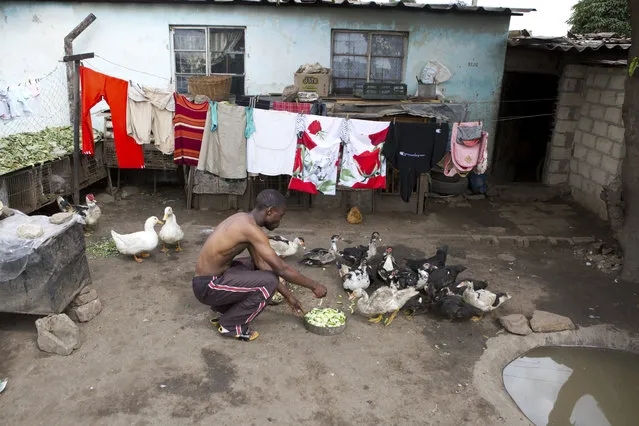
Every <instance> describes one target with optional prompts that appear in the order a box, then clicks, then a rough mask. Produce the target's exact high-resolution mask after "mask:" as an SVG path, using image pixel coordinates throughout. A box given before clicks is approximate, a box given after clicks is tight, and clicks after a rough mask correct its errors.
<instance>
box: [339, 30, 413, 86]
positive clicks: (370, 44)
mask: <svg viewBox="0 0 639 426" xmlns="http://www.w3.org/2000/svg"><path fill="white" fill-rule="evenodd" d="M338 33H344V34H366V35H367V36H368V46H367V51H366V55H365V56H364V55H353V54H350V55H345V54H342V53H337V54H336V53H335V42H336V39H335V35H336V34H338ZM374 35H392V36H402V37H403V42H404V46H403V52H402V56H401V64H402V69H401V72H400V77H401V79H400V81H399V83H405V82H406V81H405V80H406V62H407V58H408V38H409V36H410V33H409V32H408V31H386V30H382V31H377V30H350V29H343V28H333V29H331V69H332V70H335V64H334V59H335V56H344V57H360V58H363V57H365V58H366V82H367V83H368V82H371V64H372V59H373V58H391V59H398V58H400V57H399V56H383V55H373V36H374ZM336 79H340V80H341V79H344V78H343V77H335V72H334V71H333V80H336ZM346 80H351V79H346ZM352 80H358V79H355V78H353V79H352ZM332 84H333V91H334V92H336V91H337V90H338V89H337V84H335V81H333V82H332ZM342 90H345V89H342ZM346 90H350V92H348V93H343V94H352V93H353V92H352V90H353V88H348V89H346ZM336 93H337V92H336Z"/></svg>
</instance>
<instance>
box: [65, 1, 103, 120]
mask: <svg viewBox="0 0 639 426" xmlns="http://www.w3.org/2000/svg"><path fill="white" fill-rule="evenodd" d="M95 20H96V17H95V15H94V14H93V13H89V14H88V15H87V17H86V18H84V19H83V20H82V22H80V23H79V24H78V25H77V26H76V27H75V28H74V29H72V30H71V32H70V33H69V34H67V35H66V37H64V55H65V56H71V55H73V40H75V39H76V38H77V37H78V36H79V35H80V34H81V33H82V31H84V30H86V29H87V27H88V26H89V25H91V24H92V23H93V21H95ZM73 71H74V67H73V64H72V63H71V62H67V94H68V96H69V106H70V108H69V115H70V119H71V120H72V121H73V117H74V111H73V109H74V108H75V105H76V104H75V92H74V91H73Z"/></svg>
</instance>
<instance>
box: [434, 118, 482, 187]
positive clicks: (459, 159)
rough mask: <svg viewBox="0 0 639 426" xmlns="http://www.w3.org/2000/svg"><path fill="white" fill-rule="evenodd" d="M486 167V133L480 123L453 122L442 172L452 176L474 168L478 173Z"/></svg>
mask: <svg viewBox="0 0 639 426" xmlns="http://www.w3.org/2000/svg"><path fill="white" fill-rule="evenodd" d="M487 168H488V133H486V132H484V131H483V130H482V123H481V122H480V121H474V122H469V123H454V124H453V130H452V132H451V138H450V152H449V153H448V154H447V155H446V160H445V161H444V174H445V175H446V176H454V175H456V174H466V173H468V172H470V171H471V170H473V169H475V170H476V171H477V172H478V173H479V174H483V173H485V172H486V169H487Z"/></svg>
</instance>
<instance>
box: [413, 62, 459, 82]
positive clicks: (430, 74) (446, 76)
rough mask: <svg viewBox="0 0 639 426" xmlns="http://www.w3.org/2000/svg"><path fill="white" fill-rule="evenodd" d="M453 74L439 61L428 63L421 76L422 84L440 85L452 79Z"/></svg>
mask: <svg viewBox="0 0 639 426" xmlns="http://www.w3.org/2000/svg"><path fill="white" fill-rule="evenodd" d="M452 76H453V74H452V73H451V72H450V70H449V69H448V68H446V66H445V65H444V64H442V63H441V62H439V61H428V62H426V65H425V66H424V68H422V72H421V74H420V76H419V80H420V83H422V84H439V83H443V82H444V81H448V80H450V79H451V77H452Z"/></svg>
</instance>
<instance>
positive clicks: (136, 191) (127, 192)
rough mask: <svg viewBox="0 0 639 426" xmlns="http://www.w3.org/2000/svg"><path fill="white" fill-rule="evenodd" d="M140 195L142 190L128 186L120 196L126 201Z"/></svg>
mask: <svg viewBox="0 0 639 426" xmlns="http://www.w3.org/2000/svg"><path fill="white" fill-rule="evenodd" d="M139 193H140V188H138V187H137V186H133V185H127V186H125V187H123V188H122V190H121V192H120V195H121V197H122V199H123V200H126V199H127V198H130V197H132V196H133V195H136V194H139Z"/></svg>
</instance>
